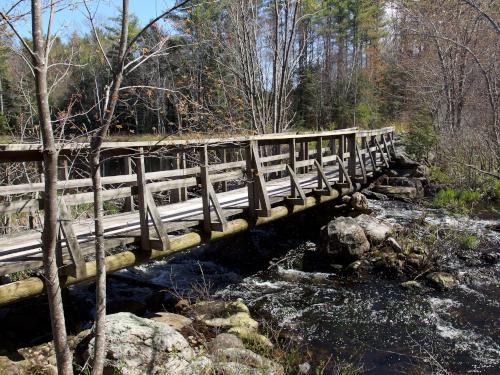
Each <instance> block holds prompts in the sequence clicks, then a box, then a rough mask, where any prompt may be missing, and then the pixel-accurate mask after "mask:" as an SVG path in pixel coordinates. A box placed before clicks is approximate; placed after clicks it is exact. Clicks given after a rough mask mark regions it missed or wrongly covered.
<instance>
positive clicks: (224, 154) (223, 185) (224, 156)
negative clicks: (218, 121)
mask: <svg viewBox="0 0 500 375" xmlns="http://www.w3.org/2000/svg"><path fill="white" fill-rule="evenodd" d="M227 156H228V155H227V149H226V148H225V147H224V148H223V149H222V157H221V159H222V164H226V163H227V159H228V157H227ZM221 188H222V191H227V181H226V180H224V181H222V182H221Z"/></svg>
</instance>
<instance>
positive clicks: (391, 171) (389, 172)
mask: <svg viewBox="0 0 500 375" xmlns="http://www.w3.org/2000/svg"><path fill="white" fill-rule="evenodd" d="M385 174H386V175H387V176H389V177H398V176H399V174H398V172H396V171H395V170H394V169H388V170H386V171H385Z"/></svg>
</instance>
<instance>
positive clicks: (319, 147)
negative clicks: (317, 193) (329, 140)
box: [316, 137, 323, 190]
mask: <svg viewBox="0 0 500 375" xmlns="http://www.w3.org/2000/svg"><path fill="white" fill-rule="evenodd" d="M316 160H317V161H318V165H319V166H320V167H321V168H323V138H322V137H318V139H317V140H316ZM321 189H323V180H322V179H321V176H320V174H319V172H318V190H321Z"/></svg>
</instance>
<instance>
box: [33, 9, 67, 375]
mask: <svg viewBox="0 0 500 375" xmlns="http://www.w3.org/2000/svg"><path fill="white" fill-rule="evenodd" d="M41 8H42V5H41V2H40V0H32V2H31V12H32V32H33V53H34V54H33V56H32V57H33V64H34V66H35V69H33V71H34V72H35V85H36V100H37V106H38V113H39V120H40V128H41V134H42V144H43V151H42V153H43V163H44V178H45V191H44V226H43V232H42V252H43V268H44V273H45V287H46V290H47V298H48V302H49V309H50V321H51V325H52V335H53V339H54V348H55V351H56V358H57V368H58V373H59V374H61V375H66V374H73V358H72V353H71V351H70V350H69V346H68V340H67V335H66V324H65V319H64V310H63V304H62V297H61V287H60V284H59V275H58V267H57V263H56V242H57V229H58V228H57V158H58V150H57V148H56V144H55V140H54V134H53V130H52V123H51V119H50V108H49V95H48V88H47V62H48V61H47V48H46V46H45V41H44V39H43V34H42V9H41Z"/></svg>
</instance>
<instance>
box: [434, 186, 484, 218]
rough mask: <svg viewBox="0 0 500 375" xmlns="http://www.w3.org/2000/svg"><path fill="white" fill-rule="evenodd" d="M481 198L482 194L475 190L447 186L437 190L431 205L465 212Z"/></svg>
mask: <svg viewBox="0 0 500 375" xmlns="http://www.w3.org/2000/svg"><path fill="white" fill-rule="evenodd" d="M481 198H482V194H481V192H480V191H477V190H466V189H453V188H448V189H443V190H440V191H438V193H437V194H436V196H435V197H434V200H433V205H434V206H435V207H439V208H447V209H451V210H452V211H457V212H463V213H467V212H470V211H471V210H472V208H473V207H474V204H476V203H477V202H479V201H480V200H481Z"/></svg>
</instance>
